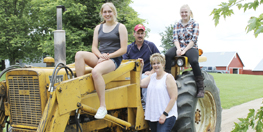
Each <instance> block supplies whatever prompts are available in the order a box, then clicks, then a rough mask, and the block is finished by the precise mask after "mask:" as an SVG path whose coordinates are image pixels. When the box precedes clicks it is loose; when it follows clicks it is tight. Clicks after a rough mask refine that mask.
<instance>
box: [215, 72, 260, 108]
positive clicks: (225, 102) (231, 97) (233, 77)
mask: <svg viewBox="0 0 263 132" xmlns="http://www.w3.org/2000/svg"><path fill="white" fill-rule="evenodd" d="M210 74H211V75H212V76H213V77H214V79H215V82H216V85H217V87H218V88H219V89H220V98H221V106H222V108H223V109H228V108H230V107H232V106H235V105H239V104H242V103H245V102H248V101H251V100H254V99H258V98H262V97H263V76H262V75H244V74H218V73H210Z"/></svg>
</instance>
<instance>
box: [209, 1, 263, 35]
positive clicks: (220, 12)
mask: <svg viewBox="0 0 263 132" xmlns="http://www.w3.org/2000/svg"><path fill="white" fill-rule="evenodd" d="M243 1H245V0H239V1H237V0H229V2H228V3H226V2H222V3H221V4H220V5H219V8H214V10H213V11H212V12H211V14H210V15H214V16H213V20H214V21H215V26H217V25H218V24H219V19H220V17H221V16H223V17H224V18H226V17H227V16H231V15H232V14H234V12H233V9H231V7H233V6H236V7H238V9H239V10H241V9H244V12H246V11H247V9H254V10H255V11H256V9H257V8H258V6H259V5H260V4H262V3H263V0H260V1H259V0H254V2H248V3H243V4H242V2H243ZM248 23H249V24H248V25H247V27H246V31H247V32H250V31H252V30H253V31H254V35H255V37H257V36H258V34H260V33H263V26H262V25H263V13H262V14H261V15H259V17H254V16H252V17H251V18H250V20H249V21H248Z"/></svg>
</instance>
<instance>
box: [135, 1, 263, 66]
mask: <svg viewBox="0 0 263 132" xmlns="http://www.w3.org/2000/svg"><path fill="white" fill-rule="evenodd" d="M250 1H251V0H247V1H245V2H250ZM221 2H227V0H216V1H215V0H180V1H179V0H133V3H132V4H130V6H131V7H132V8H133V9H134V10H135V11H136V12H138V14H139V18H142V19H145V20H146V23H143V24H144V26H145V27H146V28H149V29H150V30H151V31H150V32H148V33H147V34H148V36H149V37H148V38H145V39H146V40H149V41H152V42H154V43H155V45H156V46H157V47H158V49H159V50H160V51H162V48H161V47H160V45H161V36H160V35H159V33H161V32H164V31H165V27H168V26H169V25H170V24H174V23H175V22H178V21H179V20H180V19H181V17H180V13H179V12H180V7H181V6H182V5H184V4H188V5H189V7H190V8H191V10H192V12H193V16H194V19H195V20H196V21H197V22H198V23H199V33H200V34H199V38H198V47H199V48H201V49H202V50H203V51H204V52H229V51H230V52H233V51H234V52H237V53H238V55H239V56H240V58H241V61H242V62H243V64H244V65H245V66H244V69H254V68H255V67H256V65H257V64H258V63H259V62H260V60H262V59H263V52H262V51H263V33H262V34H259V35H258V37H257V38H255V36H254V33H253V31H251V32H249V33H247V32H246V30H245V28H246V26H247V25H248V20H249V18H250V17H251V16H256V17H258V16H259V15H260V14H261V13H263V5H260V6H259V7H258V8H257V10H256V11H254V10H253V9H252V10H247V11H246V12H244V11H243V10H238V8H237V7H232V9H234V14H233V15H232V16H231V17H227V18H226V19H224V18H223V17H221V18H220V21H219V24H218V25H217V26H215V24H214V21H213V16H210V14H211V12H212V11H213V9H214V8H218V7H219V6H218V5H219V4H221ZM251 2H253V1H251Z"/></svg>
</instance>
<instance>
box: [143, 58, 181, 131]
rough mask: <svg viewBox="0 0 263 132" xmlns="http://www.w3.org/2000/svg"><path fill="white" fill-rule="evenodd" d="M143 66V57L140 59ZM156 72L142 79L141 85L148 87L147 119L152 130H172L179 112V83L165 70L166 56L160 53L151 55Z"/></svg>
mask: <svg viewBox="0 0 263 132" xmlns="http://www.w3.org/2000/svg"><path fill="white" fill-rule="evenodd" d="M140 61H141V63H142V67H143V65H144V62H143V59H140ZM150 62H151V66H152V68H153V70H154V73H153V74H151V75H149V76H148V77H146V78H144V79H142V80H141V84H140V85H141V87H142V88H147V98H146V108H145V120H147V121H148V123H149V126H150V128H151V132H170V131H171V129H172V128H173V126H174V124H175V121H176V118H177V116H178V112H177V103H176V100H177V85H176V82H175V79H174V77H173V76H172V75H171V74H169V73H166V72H165V71H164V66H165V58H164V56H162V55H161V54H160V53H155V54H153V55H151V57H150Z"/></svg>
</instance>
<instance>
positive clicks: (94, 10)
mask: <svg viewBox="0 0 263 132" xmlns="http://www.w3.org/2000/svg"><path fill="white" fill-rule="evenodd" d="M44 1H46V0H44ZM108 1H111V2H112V3H113V4H114V5H115V7H116V9H117V13H118V18H117V19H118V21H119V22H121V23H123V24H124V25H125V26H126V28H127V30H128V35H129V36H128V37H129V39H128V40H129V42H131V41H132V40H133V28H134V26H135V25H136V24H138V23H144V22H145V20H143V19H140V18H138V13H137V12H135V11H134V10H133V9H132V8H131V7H130V6H129V4H130V3H131V2H132V1H131V0H108ZM105 2H106V1H105V0H89V1H87V0H67V1H62V0H60V1H57V0H53V1H52V2H47V1H46V2H42V1H37V2H36V4H37V6H35V7H37V8H39V13H40V14H41V16H43V17H42V18H41V19H42V22H43V25H45V28H46V31H48V35H46V36H45V37H46V38H45V40H44V41H42V42H41V45H40V46H39V48H40V49H42V50H43V51H44V52H45V53H47V54H49V55H51V56H54V48H53V47H54V46H53V43H54V40H53V36H54V34H53V31H54V30H55V29H56V21H55V20H56V5H64V6H65V7H66V11H65V12H64V13H63V29H64V30H65V31H66V45H67V46H66V55H67V57H66V58H67V60H66V61H67V63H73V62H74V56H75V53H76V52H77V51H80V50H82V51H91V46H92V39H93V31H94V28H95V26H96V25H98V24H99V23H100V22H101V18H100V16H99V12H100V8H101V5H102V4H103V3H105ZM43 3H46V4H45V5H44V4H43ZM50 17H51V18H52V19H50Z"/></svg>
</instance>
